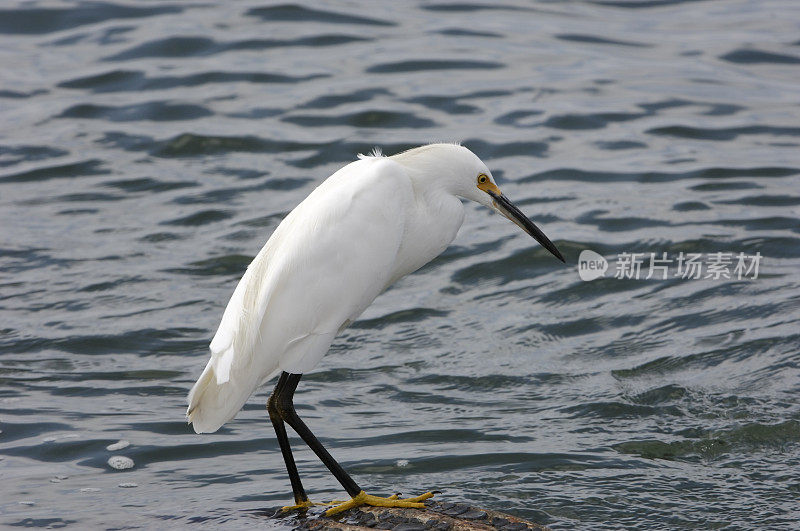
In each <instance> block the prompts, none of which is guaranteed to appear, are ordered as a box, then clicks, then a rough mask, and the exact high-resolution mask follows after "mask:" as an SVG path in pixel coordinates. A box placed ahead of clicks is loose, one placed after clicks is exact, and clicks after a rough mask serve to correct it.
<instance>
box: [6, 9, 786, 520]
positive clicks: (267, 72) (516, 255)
mask: <svg viewBox="0 0 800 531" xmlns="http://www.w3.org/2000/svg"><path fill="white" fill-rule="evenodd" d="M799 29H800V4H798V3H797V2H795V1H793V0H785V1H780V0H769V1H764V0H752V1H745V0H731V1H677V0H675V1H672V0H663V1H662V0H659V1H651V2H648V1H646V0H642V1H605V0H598V1H584V2H535V1H531V2H523V1H513V0H503V1H502V2H488V1H487V2H482V3H481V2H472V1H463V2H456V3H452V2H448V3H445V2H438V1H430V2H428V1H425V2H365V1H361V2H357V1H356V2H294V3H286V2H266V1H249V0H247V1H237V2H224V3H223V2H219V3H215V2H178V1H161V0H157V1H148V2H136V3H134V2H130V3H121V2H13V1H12V2H4V3H3V5H2V6H0V66H2V68H0V430H2V432H0V524H3V525H16V526H19V525H22V526H53V527H59V526H70V527H74V528H87V527H88V528H123V527H124V528H140V527H143V528H164V527H182V526H187V525H191V524H193V525H196V526H199V527H207V528H241V527H250V526H262V525H263V526H275V525H278V524H276V523H275V522H274V521H272V520H269V519H268V517H267V516H266V515H268V514H269V513H270V510H271V509H273V508H275V507H278V506H280V505H283V504H285V503H288V502H290V501H291V491H290V487H289V482H288V479H287V477H286V474H285V470H284V468H283V462H282V460H281V456H280V453H279V449H278V445H277V442H276V440H275V437H274V434H273V432H272V428H271V426H270V425H269V423H268V422H267V420H266V416H265V410H264V402H265V397H266V394H267V392H268V390H269V389H267V388H265V389H262V390H261V391H260V392H259V393H258V394H257V395H256V396H254V397H253V398H252V399H251V401H250V402H249V403H248V404H247V406H246V407H245V408H244V410H243V411H242V412H241V413H240V414H239V416H238V418H237V419H236V420H235V421H233V422H230V423H229V424H227V425H226V426H225V427H224V428H223V429H222V430H220V431H219V432H218V433H216V434H213V435H204V436H198V435H195V434H194V433H193V432H192V431H191V429H190V428H189V427H187V425H186V423H185V421H184V416H183V415H184V408H185V396H186V392H187V391H188V389H189V387H190V386H191V385H192V383H193V381H194V380H195V379H196V377H197V376H198V375H199V373H200V371H201V369H202V367H203V365H204V364H205V362H206V358H207V345H208V342H209V340H210V338H211V336H212V335H213V332H214V331H215V329H216V325H217V324H218V322H219V319H220V317H221V315H222V310H223V309H224V306H225V303H226V302H227V300H228V298H229V297H230V295H231V293H232V291H233V288H234V287H235V285H236V282H237V281H238V278H239V277H240V276H241V275H242V273H243V271H244V268H245V267H246V265H247V264H248V263H249V261H250V260H251V258H252V257H253V256H254V255H255V254H256V253H257V252H258V250H259V249H260V247H261V246H262V245H263V243H264V242H265V241H266V239H267V238H268V236H269V235H270V233H271V232H272V230H274V228H275V227H276V226H277V224H278V223H279V221H280V220H281V218H282V217H283V216H284V215H285V214H286V213H287V212H289V211H290V210H291V209H292V208H293V207H294V206H295V205H296V204H297V203H298V202H300V201H301V200H302V199H303V198H304V197H305V196H306V195H307V194H308V193H309V192H310V191H311V190H312V189H313V188H314V187H315V186H316V185H317V184H318V183H319V182H320V181H321V180H322V179H324V178H325V177H326V176H328V175H329V174H330V173H332V172H333V171H335V170H336V169H337V168H339V167H340V166H342V165H344V164H345V163H347V162H349V161H351V160H353V159H354V157H355V156H356V154H357V153H359V152H367V151H369V150H370V149H371V148H372V147H373V146H376V145H378V146H382V147H383V149H384V151H385V152H387V153H389V154H392V153H395V152H398V151H400V150H402V149H406V148H408V147H412V146H415V145H418V144H422V143H427V142H431V141H438V140H446V141H452V140H460V141H463V142H464V143H465V145H467V146H468V147H470V148H471V149H473V150H474V151H475V153H477V154H478V155H479V156H480V157H482V158H483V159H484V161H486V162H487V164H488V165H489V166H490V167H491V168H492V170H493V171H494V173H495V175H496V176H497V177H498V180H499V181H500V184H501V187H502V188H503V190H504V191H505V192H506V194H507V195H508V196H509V197H511V198H512V199H514V200H515V201H517V202H518V204H519V205H520V207H521V208H522V210H524V211H525V212H526V213H527V214H529V215H530V216H531V217H532V218H533V219H534V220H535V221H536V222H537V223H538V224H539V225H540V226H541V227H542V228H543V229H544V231H545V232H546V234H548V235H549V236H550V238H552V239H553V240H554V242H555V243H556V245H558V247H559V248H560V249H561V251H562V252H563V253H564V254H565V256H566V257H567V259H568V262H569V265H568V266H563V265H561V264H560V263H559V262H557V261H556V260H555V259H553V258H552V257H551V256H549V254H548V253H547V252H546V251H544V250H543V249H542V248H541V247H539V246H538V245H536V244H535V242H533V240H532V239H530V238H529V237H528V236H526V235H525V234H523V233H522V232H521V231H520V230H519V229H518V228H517V227H515V226H513V225H512V224H510V223H508V222H507V221H506V220H504V219H503V218H501V217H500V216H497V215H493V214H490V213H489V212H488V211H487V210H485V209H482V208H480V207H478V206H476V205H468V206H467V218H466V221H465V223H464V226H463V228H462V230H461V232H460V233H459V235H458V238H457V239H456V241H455V242H454V244H453V246H452V247H450V248H449V249H448V250H447V251H446V252H445V253H444V254H443V255H442V256H441V257H439V258H438V259H436V260H435V261H434V262H433V263H431V264H429V265H428V266H426V267H425V268H423V269H422V270H421V271H419V272H418V273H416V274H414V275H412V276H409V277H407V278H405V279H403V280H401V281H400V282H399V283H398V284H397V285H395V286H394V287H393V288H392V289H390V290H389V291H388V292H387V293H385V294H384V295H382V296H381V297H380V298H379V299H378V300H376V302H375V303H374V304H373V305H372V306H371V307H370V308H369V309H368V310H367V311H366V313H365V314H364V315H363V317H362V319H361V320H359V321H357V322H356V323H354V324H353V326H352V327H351V328H350V329H349V330H347V331H346V332H344V333H343V334H342V335H341V337H340V338H338V339H337V340H336V341H335V343H334V345H333V347H332V349H331V351H330V353H329V354H328V355H327V357H325V358H324V360H323V361H322V363H321V364H320V366H319V367H318V368H317V369H316V370H315V371H314V372H313V373H311V374H309V375H307V376H306V377H304V379H303V381H302V382H301V384H300V387H299V390H298V393H297V396H296V402H297V404H298V408H299V411H300V413H301V415H302V416H303V417H304V418H305V419H306V421H307V422H308V424H309V425H310V426H311V428H312V429H314V430H315V431H316V433H317V434H318V435H319V437H320V438H321V440H322V441H323V443H325V444H326V445H327V446H328V448H329V449H330V451H331V452H332V453H333V455H334V456H335V457H337V458H338V459H339V460H340V461H341V463H342V464H343V465H344V466H345V467H346V468H347V469H348V470H349V471H350V472H351V473H352V474H353V476H354V477H355V478H356V479H357V480H358V481H359V482H360V484H361V485H363V486H364V487H365V489H367V490H368V491H369V492H372V493H375V494H389V493H392V492H397V491H400V492H403V493H404V494H406V495H413V494H416V493H420V492H422V491H424V490H427V489H429V488H434V489H439V490H441V491H443V494H442V495H440V499H443V500H460V501H465V502H468V503H472V504H476V505H479V506H483V507H488V508H493V509H499V510H505V511H508V512H511V513H514V514H518V515H520V516H524V517H528V518H532V519H534V520H536V521H540V522H546V523H548V524H549V525H550V526H552V528H554V529H571V528H579V529H602V528H612V529H613V528H623V527H624V528H639V529H656V528H662V529H666V528H669V529H676V528H723V529H725V528H730V529H740V528H745V529H756V528H759V529H789V528H792V527H794V526H796V521H797V520H798V518H800V504H798V498H800V476H799V475H798V464H800V452H799V449H800V444H799V443H800V407H799V405H798V392H800V371H799V370H798V359H799V358H800V355H799V354H798V352H799V351H800V328H798V322H800V279H799V278H798V270H799V269H800V236H799V235H798V232H800V220H799V218H800V149H798V148H799V147H800V31H798V30H799ZM584 249H592V250H594V251H597V252H599V253H601V254H602V255H604V256H605V257H607V258H608V259H609V260H611V261H612V265H611V269H610V270H609V271H608V272H607V274H606V278H605V279H599V280H595V281H593V282H582V281H581V280H580V279H579V277H578V273H577V270H576V267H575V266H576V262H577V257H578V254H579V253H580V251H582V250H584ZM717 251H724V252H732V253H739V252H744V253H747V254H754V253H756V252H760V253H761V255H763V260H762V262H761V267H760V272H759V276H758V278H757V279H745V280H725V279H720V280H712V279H708V280H703V279H700V280H688V279H681V278H674V277H673V278H670V279H668V280H660V279H652V278H651V279H650V280H644V279H640V280H633V279H625V280H620V279H615V278H613V276H614V265H613V262H614V260H615V259H616V257H617V255H618V254H619V253H623V252H641V253H650V252H654V253H658V254H659V256H660V253H662V252H668V253H669V255H670V256H672V257H675V256H676V255H677V254H678V253H680V252H685V253H688V252H695V253H713V252H717ZM675 271H676V269H675V268H674V266H673V269H671V271H670V272H671V273H675ZM332 274H335V272H332ZM642 276H644V275H642ZM118 440H127V441H129V442H130V446H128V447H127V448H125V449H122V450H117V451H109V450H106V446H108V445H109V444H112V443H115V442H117V441H118ZM292 441H293V443H294V447H295V455H296V458H297V459H298V462H299V467H300V471H301V474H302V477H303V480H304V481H305V484H306V487H307V489H308V490H309V492H310V494H311V496H312V498H313V499H314V500H317V501H327V500H330V499H333V498H341V497H342V496H343V495H344V493H343V492H342V490H341V488H340V487H339V486H338V485H337V484H336V482H335V480H334V479H333V478H332V477H331V476H330V475H329V474H328V473H327V471H326V470H325V469H324V468H323V467H322V465H321V464H320V463H319V462H318V461H317V459H316V458H315V457H314V456H313V455H312V454H311V452H310V451H309V450H308V449H306V448H304V447H303V446H302V444H301V443H300V441H299V440H298V439H297V438H295V437H293V438H292ZM112 455H123V456H127V457H130V458H131V459H133V460H134V462H135V467H134V468H133V469H131V470H127V471H116V470H113V469H111V468H110V467H109V466H108V465H107V460H108V459H109V457H111V456H112ZM280 525H292V523H291V521H284V522H282V523H281V524H280ZM795 528H796V527H795Z"/></svg>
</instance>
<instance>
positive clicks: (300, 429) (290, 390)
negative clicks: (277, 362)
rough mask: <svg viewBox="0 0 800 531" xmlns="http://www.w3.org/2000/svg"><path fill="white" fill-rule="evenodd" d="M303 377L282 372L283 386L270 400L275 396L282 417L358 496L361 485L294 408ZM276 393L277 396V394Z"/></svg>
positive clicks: (349, 491) (353, 493) (346, 488)
mask: <svg viewBox="0 0 800 531" xmlns="http://www.w3.org/2000/svg"><path fill="white" fill-rule="evenodd" d="M302 377H303V375H302V374H289V373H286V372H284V373H282V374H281V377H280V380H279V381H278V386H281V382H283V385H282V386H281V387H280V389H278V388H277V387H276V388H275V390H276V393H273V396H272V397H270V401H271V402H272V400H273V398H275V407H276V409H277V412H278V414H279V415H280V418H281V419H283V420H285V421H286V423H287V424H288V425H289V426H291V427H292V429H294V431H296V432H297V434H298V435H299V436H300V437H301V438H302V439H303V441H305V443H306V444H307V445H308V447H309V448H311V449H312V450H313V451H314V453H315V454H317V457H319V458H320V460H321V461H322V463H323V464H324V465H325V466H326V467H328V470H330V471H331V474H333V475H334V477H335V478H336V480H337V481H338V482H339V483H341V484H342V487H344V490H346V491H347V494H349V495H350V496H351V497H356V496H357V495H358V494H359V493H360V492H361V487H359V486H358V485H357V484H356V482H355V481H353V478H351V477H350V476H349V475H348V473H347V472H345V471H344V469H343V468H342V467H341V465H340V464H339V463H337V462H336V460H335V459H334V458H333V457H331V454H329V453H328V451H327V450H326V449H325V447H324V446H322V443H320V442H319V441H318V440H317V438H316V437H314V434H313V433H311V430H309V429H308V426H306V425H305V423H304V422H303V421H302V420H301V419H300V417H299V416H297V412H295V410H294V404H293V403H292V399H293V397H294V391H295V389H297V384H298V383H300V378H302ZM276 394H277V397H276V396H275V395H276ZM273 422H274V421H273ZM287 445H288V442H287ZM292 464H294V462H292ZM287 468H288V461H287ZM296 473H297V469H296V468H295V474H296ZM289 475H290V476H291V471H290V472H289ZM298 483H299V477H298ZM293 485H294V483H293ZM295 495H296V494H295Z"/></svg>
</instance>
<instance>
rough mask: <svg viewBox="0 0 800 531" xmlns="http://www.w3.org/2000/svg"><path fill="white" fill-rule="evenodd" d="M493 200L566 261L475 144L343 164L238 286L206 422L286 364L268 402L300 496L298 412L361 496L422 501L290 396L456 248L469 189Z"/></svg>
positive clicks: (192, 406)
mask: <svg viewBox="0 0 800 531" xmlns="http://www.w3.org/2000/svg"><path fill="white" fill-rule="evenodd" d="M462 198H463V199H469V200H472V201H476V202H478V203H480V204H482V205H485V206H487V207H490V208H493V209H495V210H496V211H498V212H499V213H501V214H502V215H504V216H505V217H507V218H508V219H510V220H511V221H513V222H514V223H516V224H517V225H519V226H520V227H521V228H522V229H523V230H524V231H525V232H527V233H528V234H530V235H531V236H533V237H534V238H535V239H536V240H537V241H538V242H539V243H540V244H542V245H543V246H544V247H545V248H546V249H547V250H549V251H550V252H551V253H553V254H554V255H555V256H556V257H557V258H558V259H559V260H561V261H562V262H563V261H564V258H563V257H562V256H561V253H559V252H558V250H557V249H556V247H555V245H553V243H552V242H551V241H550V240H549V239H548V238H547V236H545V235H544V233H542V231H541V230H539V228H538V227H536V226H535V225H534V224H533V222H532V221H530V220H529V219H528V218H527V217H525V215H524V214H522V212H520V211H519V209H517V208H516V207H515V206H514V205H513V204H512V203H511V202H510V201H509V200H508V199H507V198H506V197H505V196H504V195H503V194H502V193H501V192H500V189H499V188H498V187H497V184H496V183H495V181H494V178H493V177H492V174H491V172H490V171H489V169H488V168H487V167H486V165H485V164H484V163H483V162H481V160H480V159H479V158H478V157H477V156H476V155H475V154H473V153H472V152H471V151H470V150H468V149H467V148H465V147H462V146H460V145H457V144H431V145H427V146H421V147H418V148H415V149H411V150H409V151H405V152H403V153H400V154H397V155H394V156H391V157H384V156H382V155H381V154H380V152H379V151H378V150H376V151H375V152H373V154H372V155H370V156H364V155H359V160H357V161H355V162H352V163H350V164H348V165H347V166H345V167H343V168H342V169H340V170H339V171H337V172H336V173H334V174H333V175H331V176H330V177H329V178H328V179H326V180H325V181H324V182H323V183H322V184H321V185H319V186H318V187H317V188H316V189H315V190H314V191H313V192H311V194H309V196H308V197H307V198H306V199H305V200H303V202H302V203H300V204H299V205H298V206H297V207H296V208H295V209H294V210H292V211H291V212H290V213H289V214H288V215H287V216H286V218H285V219H284V220H283V221H282V222H281V223H280V225H278V228H277V229H275V232H274V233H273V234H272V237H270V238H269V240H268V241H267V243H266V244H265V245H264V247H263V248H262V249H261V251H260V252H259V253H258V255H256V257H255V259H254V260H253V262H252V263H251V264H250V265H249V266H248V268H247V271H246V272H245V274H244V276H243V277H242V279H241V281H239V284H238V286H236V289H235V291H234V292H233V296H232V297H231V300H230V301H229V302H228V306H227V307H226V308H225V313H224V314H223V316H222V322H221V323H220V325H219V329H218V330H217V333H216V335H215V336H214V339H213V340H212V341H211V346H210V348H211V359H210V360H209V362H208V364H207V365H206V367H205V369H204V370H203V373H202V374H201V375H200V378H199V379H198V380H197V383H195V385H194V387H192V390H191V391H190V392H189V408H188V410H187V413H186V415H187V418H188V420H189V422H191V423H192V425H193V427H194V430H195V431H196V432H197V433H207V432H214V431H216V430H217V429H219V427H220V426H222V425H223V424H224V423H225V422H227V421H229V420H231V419H232V418H233V417H234V416H236V414H237V413H238V411H239V410H240V409H241V408H242V406H243V405H244V403H245V401H246V400H247V399H248V398H249V397H250V395H251V394H252V393H253V391H255V390H256V388H258V387H259V386H260V385H261V384H263V383H265V382H267V381H268V380H269V379H270V378H272V377H273V376H275V375H276V374H278V373H280V378H279V380H278V383H277V385H276V387H275V390H274V391H273V393H272V395H271V396H270V398H269V401H268V404H267V409H268V411H269V416H270V420H271V421H272V423H273V425H274V427H275V432H276V435H277V437H278V441H279V443H280V447H281V452H282V454H283V457H284V460H285V464H286V468H287V471H288V473H289V478H290V481H291V484H292V491H293V494H294V499H295V505H293V506H289V507H285V508H284V509H285V510H291V509H304V508H307V507H309V506H311V505H313V504H312V503H311V502H310V501H309V500H308V496H307V495H306V493H305V490H304V489H303V486H302V484H301V482H300V476H299V474H298V472H297V467H296V465H295V462H294V458H293V457H292V451H291V448H290V447H289V440H288V437H287V435H286V428H285V425H284V422H285V423H288V424H289V425H290V426H291V427H292V428H293V429H294V430H295V431H296V432H297V433H298V435H300V437H301V438H302V439H303V441H304V442H305V443H306V444H307V445H308V446H309V447H310V448H311V449H312V450H313V451H314V452H315V453H316V454H317V456H318V457H319V458H320V459H321V460H322V462H323V463H324V464H325V465H326V466H327V467H328V469H329V470H330V471H331V472H332V473H333V475H334V476H335V477H336V479H337V480H338V481H339V483H341V484H342V486H343V487H344V489H345V490H346V491H347V493H348V494H349V495H350V496H351V497H352V499H351V500H349V501H348V502H345V503H343V504H341V505H338V506H336V507H332V508H331V509H328V511H327V514H328V515H330V514H335V513H337V512H341V511H343V510H346V509H349V508H351V507H355V506H358V505H364V504H367V505H381V506H395V507H397V506H399V507H422V506H423V504H422V503H421V502H422V501H423V500H425V499H427V498H429V497H431V496H433V494H432V493H430V492H428V493H425V494H423V495H421V496H417V497H415V498H406V499H399V498H398V497H397V496H391V497H389V498H380V497H377V496H370V495H367V494H366V493H364V491H363V490H361V488H360V487H359V486H358V485H357V484H356V482H355V481H353V479H352V478H351V477H350V476H349V475H348V474H347V473H346V472H345V471H344V470H343V469H342V467H341V466H340V465H339V464H338V463H337V462H336V461H335V460H334V459H333V457H331V455H330V454H329V453H328V452H327V451H326V450H325V448H324V447H323V446H322V444H320V442H319V441H318V440H317V439H316V437H314V435H313V434H312V433H311V431H310V430H309V429H308V427H307V426H306V425H305V424H304V423H303V421H302V420H301V419H300V418H299V417H298V416H297V413H296V412H295V410H294V406H293V404H292V398H293V395H294V391H295V389H296V388H297V384H298V383H299V381H300V378H301V377H302V375H303V374H304V373H306V372H308V371H310V370H311V369H313V368H314V367H315V366H316V365H317V363H319V361H320V359H321V358H322V357H323V356H324V355H325V353H326V352H327V351H328V348H329V347H330V345H331V342H332V341H333V339H334V338H335V337H336V335H337V334H339V333H340V332H341V331H342V330H344V329H345V328H346V327H347V326H348V325H349V324H350V323H352V322H353V321H355V320H356V319H357V318H358V316H359V315H361V313H362V312H363V311H364V310H365V309H366V308H367V306H369V305H370V304H371V303H372V301H373V300H374V299H375V297H377V296H378V295H380V294H381V293H382V292H383V291H384V290H386V289H387V288H388V287H389V286H391V285H392V284H393V283H394V282H395V281H397V280H398V279H400V278H402V277H403V276H405V275H407V274H409V273H411V272H413V271H416V270H417V269H419V268H420V267H422V266H423V265H425V264H426V263H428V262H429V261H430V260H432V259H433V258H435V257H436V256H438V255H439V254H440V253H441V252H442V251H444V250H445V248H447V246H448V245H449V244H450V242H452V241H453V239H454V238H455V236H456V233H457V232H458V229H459V228H460V227H461V224H462V222H463V220H464V207H463V204H462V202H461V199H462Z"/></svg>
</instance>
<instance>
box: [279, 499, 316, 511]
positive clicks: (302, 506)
mask: <svg viewBox="0 0 800 531" xmlns="http://www.w3.org/2000/svg"><path fill="white" fill-rule="evenodd" d="M315 505H321V504H319V503H314V502H312V501H311V500H306V501H303V502H299V503H296V504H294V505H286V506H285V507H281V512H282V513H289V512H292V511H307V510H308V508H309V507H313V506H315Z"/></svg>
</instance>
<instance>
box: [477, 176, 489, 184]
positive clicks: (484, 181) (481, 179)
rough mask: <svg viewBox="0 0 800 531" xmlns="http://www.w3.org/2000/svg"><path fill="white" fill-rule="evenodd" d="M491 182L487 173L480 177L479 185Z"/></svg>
mask: <svg viewBox="0 0 800 531" xmlns="http://www.w3.org/2000/svg"><path fill="white" fill-rule="evenodd" d="M488 180H489V177H487V176H486V174H485V173H481V174H480V175H478V184H486V181H488Z"/></svg>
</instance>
